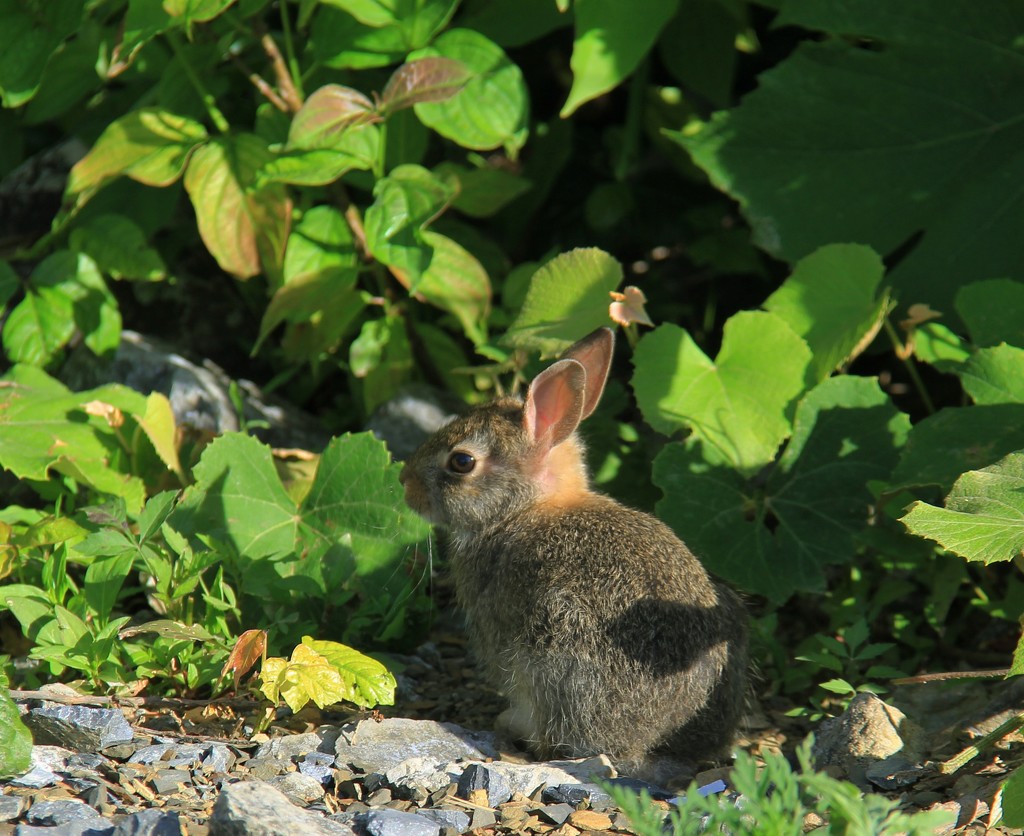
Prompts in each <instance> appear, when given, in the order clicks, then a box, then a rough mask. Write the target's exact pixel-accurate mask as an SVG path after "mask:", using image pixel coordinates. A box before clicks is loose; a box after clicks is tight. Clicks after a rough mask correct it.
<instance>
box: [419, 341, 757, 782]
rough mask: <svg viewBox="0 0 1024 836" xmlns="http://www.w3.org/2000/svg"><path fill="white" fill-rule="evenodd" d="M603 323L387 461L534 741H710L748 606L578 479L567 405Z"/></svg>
mask: <svg viewBox="0 0 1024 836" xmlns="http://www.w3.org/2000/svg"><path fill="white" fill-rule="evenodd" d="M613 346H614V335H613V333H612V331H611V330H610V329H608V328H602V329H600V330H598V331H595V332H594V333H592V334H591V335H590V336H588V337H586V338H584V339H583V340H581V341H580V342H578V343H576V344H575V345H573V346H572V347H571V348H569V350H568V351H567V352H566V353H565V355H564V356H563V358H562V359H560V360H558V361H557V362H555V363H554V364H552V365H551V366H550V367H548V368H547V369H545V370H544V371H543V372H541V373H540V374H539V375H537V377H536V378H535V379H534V381H533V382H532V383H531V384H530V387H529V390H528V391H527V393H526V399H525V402H523V401H521V400H520V399H519V398H514V397H504V398H499V399H497V400H495V401H493V402H492V403H489V404H487V405H485V406H480V407H477V408H475V409H473V410H471V411H470V412H469V413H468V414H467V415H466V416H464V417H461V418H457V419H455V420H453V421H452V422H451V423H449V424H447V425H446V426H444V427H442V428H441V429H440V430H439V431H438V432H437V433H436V434H435V435H434V436H433V437H432V438H430V439H429V440H428V441H426V442H425V443H424V444H423V446H422V447H420V448H419V450H417V451H416V453H414V454H413V456H412V458H411V459H409V461H408V463H407V464H406V465H405V468H404V469H403V471H402V475H401V481H402V483H403V484H404V486H405V494H406V500H407V502H408V503H409V505H410V506H411V507H412V508H413V509H414V510H415V511H417V512H418V513H419V514H421V515H422V516H423V517H425V518H426V519H427V520H429V521H430V522H432V523H435V524H437V525H441V526H443V527H444V528H445V529H447V532H448V549H449V558H450V563H451V570H452V574H453V577H454V581H455V588H456V593H457V596H458V600H459V603H460V604H461V606H462V607H463V608H464V609H465V611H466V613H467V616H468V622H469V631H470V639H471V642H472V644H473V646H474V649H475V651H476V655H477V657H478V659H479V661H480V663H481V664H482V665H483V666H484V667H485V670H486V672H487V674H488V675H489V677H490V679H491V680H492V682H493V684H494V685H495V686H497V687H498V688H499V689H500V690H501V691H503V692H504V693H505V694H506V695H507V696H508V697H509V700H510V702H511V707H510V708H509V710H508V711H506V712H504V713H503V714H502V717H501V718H500V719H499V724H500V725H503V726H504V727H505V730H506V731H508V732H510V733H511V734H512V735H513V736H514V737H516V738H519V739H521V740H523V741H524V742H526V743H527V745H528V746H529V747H530V748H531V749H532V750H534V752H535V753H537V754H538V755H539V756H541V757H552V756H563V757H564V756H568V757H581V756H586V755H594V754H598V753H604V754H607V755H609V756H610V757H611V758H612V759H613V760H614V761H615V762H616V764H617V765H618V766H619V767H620V768H622V769H624V770H626V771H634V772H635V771H637V770H641V771H642V770H643V769H644V768H645V767H644V764H645V763H646V762H647V761H648V758H649V756H651V755H652V754H655V757H658V756H659V755H658V754H656V753H661V754H664V755H667V756H669V757H670V758H679V759H681V760H683V761H684V762H688V763H694V762H696V761H698V760H701V759H704V758H709V757H714V756H716V755H717V754H719V753H721V752H722V751H723V750H725V749H726V748H727V747H728V746H729V745H730V743H731V741H732V735H733V731H734V729H735V726H736V722H737V720H738V718H739V715H740V711H741V709H742V706H743V703H744V698H745V693H746V672H747V647H746V646H747V616H746V612H745V610H744V607H743V605H742V604H741V602H740V600H739V598H738V597H737V596H736V595H735V594H734V593H733V592H732V591H731V590H729V589H727V588H726V587H724V586H720V585H718V584H716V583H715V582H714V581H713V580H711V578H710V577H708V574H707V572H706V571H705V570H704V567H703V566H701V564H700V562H699V561H698V560H697V558H696V557H694V556H693V554H692V553H691V552H690V550H689V549H688V548H687V547H686V546H685V545H684V544H683V543H682V542H681V541H680V540H679V539H678V538H677V537H676V536H675V534H673V533H672V531H671V530H670V529H669V528H668V527H667V526H666V525H664V524H663V523H661V522H660V521H658V520H657V519H655V518H654V517H652V516H650V515H649V514H645V513H643V512H641V511H636V510H634V509H632V508H627V507H625V506H623V505H620V504H619V503H618V502H616V501H615V500H614V499H611V498H610V497H608V496H605V495H604V494H601V493H598V492H597V491H595V490H594V489H593V488H592V487H591V486H590V482H589V478H588V474H587V467H586V464H585V462H584V449H583V444H582V442H581V441H580V439H579V437H578V436H577V434H576V428H577V427H578V426H579V423H580V421H582V420H583V419H584V418H586V417H588V416H589V415H590V414H591V413H592V412H593V411H594V409H595V407H596V406H597V403H598V401H599V400H600V398H601V393H602V391H603V390H604V385H605V380H606V379H607V377H608V369H609V365H610V364H611V359H612V349H613Z"/></svg>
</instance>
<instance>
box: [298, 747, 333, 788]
mask: <svg viewBox="0 0 1024 836" xmlns="http://www.w3.org/2000/svg"><path fill="white" fill-rule="evenodd" d="M334 762H335V757H334V755H327V754H324V753H323V752H310V753H309V754H308V755H306V756H305V757H303V759H302V760H301V761H299V762H298V767H299V772H301V773H302V774H303V775H308V776H309V777H310V778H313V779H315V780H316V781H318V782H319V783H320V784H321V785H322V786H325V787H326V786H329V785H330V783H331V781H333V780H334Z"/></svg>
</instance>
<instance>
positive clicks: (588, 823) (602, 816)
mask: <svg viewBox="0 0 1024 836" xmlns="http://www.w3.org/2000/svg"><path fill="white" fill-rule="evenodd" d="M569 824H571V825H572V826H573V827H578V828H579V829H580V830H610V829H611V826H612V818H611V816H609V815H607V814H606V813H599V812H597V811H596V810H576V811H575V812H573V813H571V814H570V815H569Z"/></svg>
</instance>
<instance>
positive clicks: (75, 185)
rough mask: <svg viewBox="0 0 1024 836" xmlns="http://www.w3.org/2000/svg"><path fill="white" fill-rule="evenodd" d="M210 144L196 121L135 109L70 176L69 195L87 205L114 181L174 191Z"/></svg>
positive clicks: (111, 128)
mask: <svg viewBox="0 0 1024 836" xmlns="http://www.w3.org/2000/svg"><path fill="white" fill-rule="evenodd" d="M206 139H207V133H206V128H204V127H203V126H202V125H201V124H200V123H199V122H196V121H195V120H193V119H188V118H186V117H184V116H178V115H176V114H174V113H168V112H167V111H164V110H160V109H159V108H144V109H142V110H135V111H132V112H131V113H129V114H128V115H127V116H122V117H121V118H120V119H117V120H115V121H114V122H112V123H111V124H110V125H109V126H107V128H106V129H105V130H104V131H103V133H102V134H100V137H99V139H97V140H96V144H95V145H93V147H92V150H90V151H89V153H88V154H86V155H85V157H83V158H82V159H81V160H80V161H79V162H78V163H76V164H75V166H74V168H72V169H71V174H70V175H69V177H68V185H67V189H66V192H65V194H66V196H67V197H69V198H76V199H77V200H78V202H79V203H84V202H85V201H86V200H87V199H88V198H89V197H91V196H92V194H94V193H95V192H96V191H97V190H99V189H100V188H101V187H102V186H103V185H105V184H106V183H107V182H108V181H109V180H111V179H112V178H114V177H119V176H121V175H125V176H127V177H131V178H132V179H133V180H138V181H139V182H140V183H145V184H146V185H147V186H169V185H170V184H171V183H173V182H174V181H176V180H177V179H178V178H179V177H181V173H182V171H183V170H184V169H185V164H186V163H187V162H188V158H189V156H190V155H191V153H192V152H193V150H194V149H195V148H197V147H198V146H199V145H201V144H202V143H203V142H204V141H205V140H206Z"/></svg>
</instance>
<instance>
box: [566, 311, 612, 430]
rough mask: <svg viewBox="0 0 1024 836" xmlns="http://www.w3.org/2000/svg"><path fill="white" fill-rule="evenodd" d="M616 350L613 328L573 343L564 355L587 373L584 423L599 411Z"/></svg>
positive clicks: (602, 330) (602, 329)
mask: <svg viewBox="0 0 1024 836" xmlns="http://www.w3.org/2000/svg"><path fill="white" fill-rule="evenodd" d="M614 348H615V332H614V331H612V329H611V328H598V329H597V330H596V331H594V332H593V333H592V334H588V335H587V336H586V337H584V338H583V339H582V340H580V341H579V342H577V343H573V344H572V345H571V346H569V348H568V349H566V351H565V353H564V354H563V355H562V357H563V358H567V359H570V360H575V361H576V362H578V363H580V364H581V365H582V366H583V368H584V369H585V370H586V372H587V385H586V390H585V397H584V400H583V414H582V415H581V416H580V420H581V421H582V420H583V419H584V418H589V417H590V415H591V413H593V411H594V410H595V409H597V403H598V401H600V400H601V395H602V393H603V392H604V384H605V382H606V381H607V380H608V369H609V368H610V367H611V364H612V350H613V349H614Z"/></svg>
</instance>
